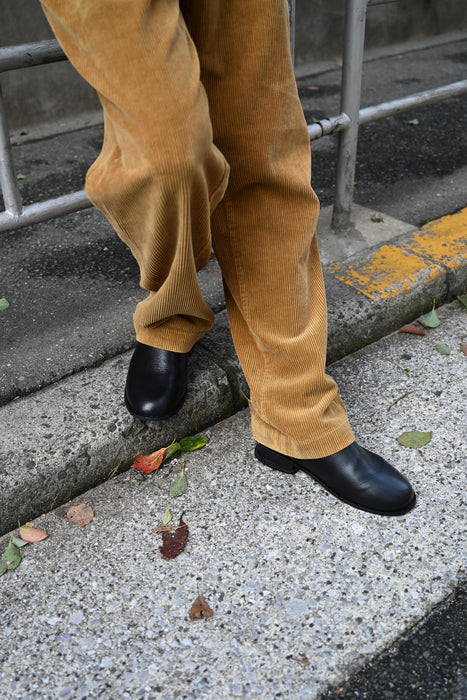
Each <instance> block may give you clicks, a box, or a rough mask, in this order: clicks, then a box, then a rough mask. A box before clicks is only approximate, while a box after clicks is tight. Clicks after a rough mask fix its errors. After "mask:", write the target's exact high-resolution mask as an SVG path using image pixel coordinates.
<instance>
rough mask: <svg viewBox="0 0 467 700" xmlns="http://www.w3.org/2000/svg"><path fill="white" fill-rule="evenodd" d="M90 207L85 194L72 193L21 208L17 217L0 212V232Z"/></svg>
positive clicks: (82, 192) (82, 191)
mask: <svg viewBox="0 0 467 700" xmlns="http://www.w3.org/2000/svg"><path fill="white" fill-rule="evenodd" d="M89 207H92V204H91V202H90V201H89V199H88V198H87V196H86V192H85V191H84V190H81V191H80V192H73V194H65V195H63V197H56V198H55V199H47V200H46V201H45V202H36V203H35V204H29V205H27V206H25V207H23V211H22V212H21V214H19V215H13V214H9V213H7V212H6V211H2V212H0V232H2V231H12V230H14V229H18V228H21V227H22V226H29V225H30V224H38V223H40V222H41V221H48V220H49V219H55V218H56V217H57V216H64V215H65V214H72V213H73V212H75V211H81V209H87V208H89Z"/></svg>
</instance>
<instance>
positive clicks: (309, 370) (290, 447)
mask: <svg viewBox="0 0 467 700" xmlns="http://www.w3.org/2000/svg"><path fill="white" fill-rule="evenodd" d="M181 7H182V9H183V12H184V14H185V18H186V21H187V25H188V29H189V31H190V33H191V35H192V37H193V39H194V41H195V44H196V47H197V49H198V53H199V56H200V61H201V80H202V82H203V84H204V86H205V88H206V91H207V94H208V99H209V107H210V115H211V121H212V124H213V130H214V142H215V143H216V145H217V146H218V147H219V149H220V150H221V151H222V153H223V154H224V156H225V157H226V158H227V160H228V162H229V164H230V167H231V174H230V180H229V186H228V189H227V192H226V195H225V197H224V199H223V201H222V202H221V204H220V205H219V207H218V208H217V210H216V211H215V212H214V214H213V217H212V235H213V243H214V248H215V252H216V255H217V257H218V260H219V263H220V265H221V268H222V273H223V277H224V281H225V289H226V301H227V308H228V313H229V319H230V323H231V328H232V334H233V338H234V342H235V346H236V349H237V352H238V355H239V358H240V362H241V364H242V367H243V369H244V372H245V376H246V379H247V381H248V384H249V387H250V391H251V401H252V406H253V414H252V427H253V433H254V436H255V438H256V439H257V440H258V441H259V442H261V443H263V444H265V445H267V446H269V447H271V448H273V449H275V450H279V451H280V452H284V453H285V454H288V455H291V456H294V457H301V458H312V457H323V456H325V455H329V454H331V453H333V452H336V451H338V450H340V449H342V448H344V447H346V446H348V445H349V444H350V443H352V442H353V441H354V436H353V433H352V431H351V429H350V426H349V424H348V421H347V416H346V411H345V408H344V406H343V404H342V401H341V400H340V398H339V396H338V393H337V388H336V385H335V383H334V381H333V380H332V379H331V378H330V377H329V376H327V375H326V374H325V359H326V343H327V324H326V300H325V292H324V285H323V277H322V272H321V265H320V260H319V254H318V248H317V241H316V235H315V228H316V222H317V218H318V211H319V205H318V200H317V198H316V195H315V194H314V192H313V190H312V188H311V185H310V178H311V172H310V171H311V160H310V144H309V137H308V131H307V128H306V123H305V118H304V116H303V111H302V108H301V104H300V100H299V97H298V94H297V89H296V85H295V79H294V75H293V68H292V62H291V58H290V50H289V33H288V10H287V3H286V1H285V0H255V2H249V3H245V2H244V0H229V2H223V1H222V0H215V1H214V2H213V1H212V0H210V1H208V0H186V1H182V2H181Z"/></svg>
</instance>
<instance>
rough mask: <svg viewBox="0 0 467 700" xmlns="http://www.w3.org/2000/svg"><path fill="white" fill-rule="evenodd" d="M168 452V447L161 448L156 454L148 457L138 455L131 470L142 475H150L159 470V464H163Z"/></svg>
mask: <svg viewBox="0 0 467 700" xmlns="http://www.w3.org/2000/svg"><path fill="white" fill-rule="evenodd" d="M168 450H169V448H168V447H162V449H160V450H157V452H153V453H152V454H150V455H140V456H139V457H137V458H136V459H135V461H134V462H133V464H132V465H131V469H137V470H138V471H139V472H142V473H143V474H152V472H155V471H156V469H159V467H160V466H161V464H162V463H163V462H164V457H165V456H166V454H167V452H168Z"/></svg>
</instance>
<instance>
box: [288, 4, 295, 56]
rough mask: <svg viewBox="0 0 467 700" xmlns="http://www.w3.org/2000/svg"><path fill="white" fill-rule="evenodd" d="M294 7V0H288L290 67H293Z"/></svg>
mask: <svg viewBox="0 0 467 700" xmlns="http://www.w3.org/2000/svg"><path fill="white" fill-rule="evenodd" d="M295 5H296V0H289V17H290V53H291V55H292V65H295Z"/></svg>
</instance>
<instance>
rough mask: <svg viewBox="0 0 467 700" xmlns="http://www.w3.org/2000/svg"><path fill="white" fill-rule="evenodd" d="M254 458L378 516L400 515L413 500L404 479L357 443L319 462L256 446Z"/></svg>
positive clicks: (410, 506)
mask: <svg viewBox="0 0 467 700" xmlns="http://www.w3.org/2000/svg"><path fill="white" fill-rule="evenodd" d="M255 456H256V457H257V459H259V460H260V462H263V464H266V465H267V466H268V467H272V468H273V469H278V470H279V471H281V472H285V473H286V474H295V473H296V472H297V471H298V470H299V469H302V470H303V471H304V472H306V473H307V474H309V475H310V476H311V477H313V479H315V480H316V481H317V482H318V483H320V484H321V486H324V488H325V489H327V490H328V491H329V492H330V493H332V495H333V496H336V497H337V498H339V499H340V500H341V501H344V503H348V505H350V506H353V507H354V508H360V510H366V511H368V512H369V513H377V514H378V515H403V514H404V513H407V512H408V511H409V510H411V509H412V508H413V507H414V505H415V501H416V496H415V493H414V490H413V488H412V486H411V485H410V483H409V482H408V481H407V479H406V478H405V477H404V476H402V474H399V472H398V471H397V469H394V467H392V466H391V465H390V464H389V463H388V462H386V460H384V459H383V458H382V457H379V456H378V455H375V454H373V452H369V450H365V448H364V447H360V445H357V443H356V442H354V443H352V444H351V445H349V446H348V447H346V448H344V449H343V450H341V451H340V452H336V454H333V455H330V456H329V457H322V458H321V459H295V458H294V457H287V456H286V455H283V454H281V453H280V452H275V451H274V450H271V449H269V448H268V447H265V446H264V445H260V444H257V445H256V449H255Z"/></svg>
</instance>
